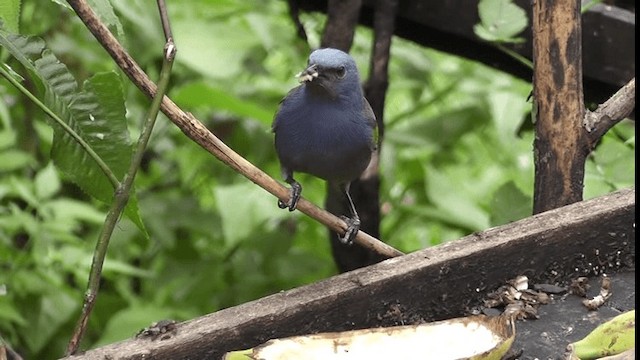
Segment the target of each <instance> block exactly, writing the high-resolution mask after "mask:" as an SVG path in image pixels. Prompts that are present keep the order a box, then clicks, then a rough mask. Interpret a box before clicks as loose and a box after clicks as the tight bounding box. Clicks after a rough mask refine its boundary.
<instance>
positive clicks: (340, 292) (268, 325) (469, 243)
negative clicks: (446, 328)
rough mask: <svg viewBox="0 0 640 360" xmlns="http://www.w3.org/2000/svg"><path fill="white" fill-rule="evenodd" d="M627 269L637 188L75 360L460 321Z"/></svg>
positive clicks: (204, 353)
mask: <svg viewBox="0 0 640 360" xmlns="http://www.w3.org/2000/svg"><path fill="white" fill-rule="evenodd" d="M629 268H631V269H633V268H635V189H627V190H621V191H617V192H614V193H611V194H608V195H605V196H602V197H599V198H595V199H591V200H588V201H582V202H578V203H574V204H571V205H568V206H565V207H562V208H558V209H555V210H551V211H548V212H544V213H540V214H538V215H535V216H532V217H529V218H525V219H522V220H519V221H516V222H513V223H511V224H507V225H503V226H499V227H495V228H491V229H488V230H485V231H482V232H478V233H474V234H472V235H469V236H466V237H464V238H461V239H459V240H456V241H452V242H449V243H446V244H443V245H440V246H435V247H431V248H427V249H424V250H420V251H416V252H414V253H411V254H407V255H405V256H401V257H398V258H393V259H389V260H386V261H383V262H381V263H378V264H375V265H372V266H369V267H366V268H361V269H358V270H354V271H352V272H348V273H344V274H341V275H338V276H334V277H332V278H329V279H326V280H323V281H319V282H316V283H313V284H310V285H307V286H302V287H299V288H295V289H291V290H288V291H283V292H280V293H277V294H273V295H270V296H267V297H264V298H262V299H258V300H255V301H252V302H248V303H245V304H242V305H238V306H235V307H231V308H228V309H223V310H220V311H217V312H215V313H212V314H209V315H205V316H202V317H199V318H196V319H193V320H190V321H186V322H184V323H179V324H177V325H176V332H175V334H174V335H173V336H172V337H170V338H168V339H166V340H150V339H147V338H140V339H136V338H134V339H129V340H125V341H122V342H119V343H115V344H111V345H107V346H104V347H101V348H97V349H93V350H89V351H87V352H85V353H84V354H80V355H76V356H73V357H70V359H75V360H81V359H83V360H84V359H143V358H153V359H196V358H197V359H219V358H220V357H221V356H222V354H224V353H225V352H226V351H229V350H234V349H243V348H249V347H252V346H255V345H257V344H260V343H262V342H265V341H266V340H268V339H271V338H277V337H285V336H291V335H296V334H305V333H316V332H322V331H338V330H346V329H354V328H365V327H374V326H391V325H398V324H400V323H403V322H405V323H411V322H415V321H417V320H426V321H430V320H439V319H444V318H452V317H457V316H461V315H463V314H465V312H466V311H467V310H468V309H469V308H470V307H474V306H477V305H478V303H479V302H480V300H481V299H482V298H483V297H484V295H485V294H486V292H488V291H492V290H494V289H496V288H497V287H498V286H500V285H502V284H504V282H505V281H506V280H508V279H512V278H514V277H515V276H517V275H522V274H524V275H527V276H528V277H529V278H530V279H531V280H532V282H546V283H554V282H558V283H564V282H567V281H569V280H570V279H572V278H574V277H576V276H589V275H600V274H602V273H605V272H606V273H613V272H615V271H617V270H622V269H629Z"/></svg>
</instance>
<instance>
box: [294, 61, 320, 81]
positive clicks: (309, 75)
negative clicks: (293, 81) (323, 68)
mask: <svg viewBox="0 0 640 360" xmlns="http://www.w3.org/2000/svg"><path fill="white" fill-rule="evenodd" d="M296 77H297V78H298V81H299V82H301V83H303V82H311V81H313V79H315V78H317V77H318V65H315V64H314V65H311V66H309V67H308V68H306V69H305V70H304V71H302V72H300V73H298V75H296Z"/></svg>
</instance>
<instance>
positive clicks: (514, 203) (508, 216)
mask: <svg viewBox="0 0 640 360" xmlns="http://www.w3.org/2000/svg"><path fill="white" fill-rule="evenodd" d="M532 209H533V203H532V199H531V198H530V197H528V196H527V195H525V194H524V193H523V192H522V191H520V189H519V188H518V187H517V186H516V184H515V183H514V182H513V181H509V182H507V183H506V184H504V185H502V186H501V187H500V188H498V190H496V192H495V193H494V194H493V199H492V201H491V226H498V225H503V224H508V223H510V222H513V221H516V220H520V219H524V218H526V217H527V216H530V215H531V211H532Z"/></svg>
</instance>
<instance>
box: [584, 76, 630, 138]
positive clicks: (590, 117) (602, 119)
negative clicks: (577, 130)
mask: <svg viewBox="0 0 640 360" xmlns="http://www.w3.org/2000/svg"><path fill="white" fill-rule="evenodd" d="M635 106H636V78H633V79H631V80H630V81H629V82H628V83H627V84H626V85H625V86H623V87H622V88H621V89H620V90H618V91H617V92H616V93H615V94H613V96H611V97H610V98H609V99H608V100H607V101H605V102H604V103H603V104H601V105H599V106H598V108H597V109H595V110H594V111H587V112H586V113H585V114H584V121H583V126H584V128H585V129H586V130H587V131H588V132H589V138H590V140H591V142H592V143H593V144H595V143H596V142H597V141H598V140H599V139H600V138H601V137H602V136H603V135H604V134H605V133H606V132H607V131H609V129H611V128H612V127H613V126H614V125H615V124H617V123H619V122H620V121H622V120H623V119H624V118H626V117H627V116H629V114H631V112H632V111H633V108H634V107H635Z"/></svg>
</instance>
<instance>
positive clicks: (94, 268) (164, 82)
mask: <svg viewBox="0 0 640 360" xmlns="http://www.w3.org/2000/svg"><path fill="white" fill-rule="evenodd" d="M161 13H162V12H161ZM165 13H166V12H165ZM163 24H164V22H163ZM175 54H176V48H175V46H174V44H173V40H172V39H168V40H167V43H166V45H165V51H164V56H163V62H162V70H161V72H160V80H159V82H158V91H157V92H156V95H155V96H154V97H153V100H152V102H151V106H150V107H149V111H148V112H147V115H146V120H145V122H144V125H143V128H142V133H141V134H140V137H139V138H138V143H137V146H136V149H135V151H134V153H133V155H132V160H131V164H130V165H129V169H128V171H127V173H126V174H125V176H124V180H123V181H122V184H120V186H118V187H117V188H116V191H115V194H114V200H113V203H112V204H111V208H110V209H109V212H108V213H107V217H106V219H105V222H104V226H103V228H102V232H101V233H100V237H99V239H98V243H97V244H96V249H95V251H94V254H93V261H92V263H91V271H90V273H89V284H88V286H87V292H86V293H85V299H84V304H83V307H82V314H81V315H80V319H79V321H78V323H77V325H76V328H75V330H74V332H73V335H72V337H71V340H70V341H69V345H68V346H67V355H72V354H74V353H75V352H76V351H77V350H78V346H79V344H80V341H81V340H82V337H83V335H84V332H85V330H86V327H87V323H88V321H89V315H90V314H91V311H92V309H93V306H94V305H95V301H96V297H97V295H98V290H99V288H100V276H101V274H102V266H103V265H104V259H105V257H106V254H107V249H108V247H109V240H110V239H111V235H112V234H113V230H114V228H115V226H116V224H117V222H118V219H119V218H120V216H121V215H122V211H123V210H124V208H125V206H126V205H127V202H128V200H129V194H130V192H131V188H132V186H133V181H134V179H135V176H136V173H137V171H138V169H139V168H140V163H141V161H142V156H143V155H144V151H145V149H146V148H147V144H148V143H149V138H150V137H151V132H152V130H153V127H154V125H155V122H156V119H157V117H158V112H159V111H160V104H161V102H162V98H163V97H164V94H165V93H166V91H167V88H168V85H169V78H170V74H171V68H172V66H173V60H174V57H175Z"/></svg>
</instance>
